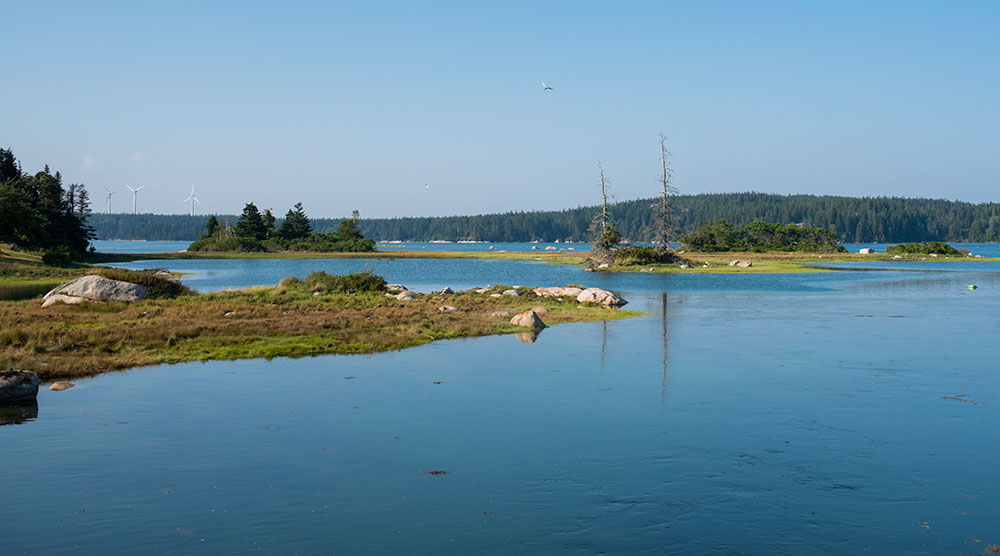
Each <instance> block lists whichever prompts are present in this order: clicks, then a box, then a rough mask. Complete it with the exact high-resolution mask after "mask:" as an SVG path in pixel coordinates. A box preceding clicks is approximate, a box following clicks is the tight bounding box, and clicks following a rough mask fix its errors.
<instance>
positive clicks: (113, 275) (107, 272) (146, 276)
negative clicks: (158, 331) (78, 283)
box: [88, 267, 194, 298]
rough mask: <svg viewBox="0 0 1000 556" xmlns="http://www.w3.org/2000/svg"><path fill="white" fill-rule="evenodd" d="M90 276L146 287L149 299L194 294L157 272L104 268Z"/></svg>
mask: <svg viewBox="0 0 1000 556" xmlns="http://www.w3.org/2000/svg"><path fill="white" fill-rule="evenodd" d="M88 274H97V275H99V276H103V277H105V278H110V279H112V280H121V281H122V282H131V283H133V284H139V285H140V286H145V287H146V288H147V289H148V290H149V297H153V298H164V297H168V298H169V297H177V296H180V295H191V294H193V293H194V292H193V291H192V290H191V288H189V287H187V286H185V285H184V284H181V283H180V282H178V281H177V280H174V279H172V278H167V277H166V276H157V275H156V271H155V270H148V269H147V270H127V269H124V268H112V267H103V268H95V269H94V270H91V271H90V272H88Z"/></svg>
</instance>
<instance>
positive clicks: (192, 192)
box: [181, 184, 201, 216]
mask: <svg viewBox="0 0 1000 556" xmlns="http://www.w3.org/2000/svg"><path fill="white" fill-rule="evenodd" d="M188 201H191V216H194V204H195V203H198V204H201V201H199V200H198V198H197V197H195V196H194V185H193V184H192V185H191V194H190V195H188V198H187V199H184V200H183V201H181V202H182V203H186V202H188Z"/></svg>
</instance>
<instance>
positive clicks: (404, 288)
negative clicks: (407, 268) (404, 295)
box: [385, 284, 406, 292]
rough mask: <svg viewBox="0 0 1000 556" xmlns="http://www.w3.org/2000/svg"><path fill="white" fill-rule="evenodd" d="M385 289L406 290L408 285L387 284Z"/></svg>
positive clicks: (391, 290)
mask: <svg viewBox="0 0 1000 556" xmlns="http://www.w3.org/2000/svg"><path fill="white" fill-rule="evenodd" d="M385 291H389V292H403V291H406V286H404V285H403V284H386V286H385Z"/></svg>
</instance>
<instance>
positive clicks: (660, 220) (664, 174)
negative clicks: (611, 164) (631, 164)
mask: <svg viewBox="0 0 1000 556" xmlns="http://www.w3.org/2000/svg"><path fill="white" fill-rule="evenodd" d="M670 157H671V152H670V151H669V150H667V136H666V135H663V134H662V133H661V134H660V168H661V174H660V184H661V185H662V186H663V194H662V196H661V198H660V202H659V203H658V205H659V206H657V205H656V204H654V205H653V208H656V209H658V211H657V215H656V221H655V224H654V228H655V229H654V230H653V236H654V240H655V241H657V242H658V243H659V245H658V247H657V248H658V250H659V251H660V252H661V253H667V252H668V251H670V252H672V250H671V249H670V248H669V247H668V245H670V243H671V242H672V241H673V240H674V239H675V238H676V236H677V233H678V229H677V227H676V226H675V225H674V221H675V220H676V218H677V215H676V214H675V212H674V210H673V207H672V206H671V204H670V198H671V197H673V196H675V195H677V193H678V190H677V188H676V187H674V184H673V183H672V179H673V174H674V170H673V168H671V167H670Z"/></svg>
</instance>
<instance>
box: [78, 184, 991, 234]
mask: <svg viewBox="0 0 1000 556" xmlns="http://www.w3.org/2000/svg"><path fill="white" fill-rule="evenodd" d="M655 202H656V200H654V199H638V200H634V201H625V202H621V203H617V204H615V205H613V206H612V207H611V216H612V217H613V219H614V223H615V227H616V229H617V230H618V231H619V232H620V233H621V234H622V235H623V236H624V237H626V238H628V239H630V240H632V241H644V240H646V239H648V238H649V237H650V230H652V229H654V228H655V227H654V226H652V225H653V224H654V222H655V214H654V212H655V211H654V209H653V207H652V205H653V204H654V203H655ZM671 202H672V204H673V206H674V211H675V213H676V216H677V220H676V225H677V226H678V227H679V228H680V229H681V231H682V232H683V233H690V232H692V231H694V229H695V228H696V227H697V226H698V225H699V224H700V223H702V222H715V221H716V220H718V219H719V218H725V219H726V220H727V221H728V222H730V223H731V224H732V225H734V226H737V227H742V226H745V225H746V224H749V223H750V222H753V221H755V220H763V221H765V222H773V223H779V224H799V225H802V226H804V227H808V228H824V229H827V230H830V231H831V232H833V233H835V234H836V235H837V237H838V238H839V239H840V240H841V241H846V242H880V243H886V242H922V241H969V242H1000V203H981V204H973V203H965V202H960V201H948V200H944V199H909V198H901V197H861V198H855V197H835V196H828V195H823V196H820V195H773V194H767V193H713V194H701V195H677V196H675V197H672V198H671ZM598 210H599V209H598V207H596V206H593V207H580V208H575V209H568V210H562V211H549V212H508V213H503V214H484V215H476V216H446V217H423V218H382V219H367V220H361V221H360V222H359V226H360V228H361V231H362V233H364V235H366V236H368V237H372V238H375V239H379V240H395V239H398V240H404V241H407V240H409V241H426V240H431V239H445V240H453V241H454V240H461V239H474V240H482V241H531V240H534V239H538V240H542V241H552V240H555V239H560V240H565V239H574V240H579V241H588V240H589V239H591V237H590V236H591V234H590V232H588V230H589V228H590V226H591V223H592V222H593V219H594V216H595V215H596V214H597V211H598ZM204 218H205V217H201V218H200V219H197V220H196V221H195V222H189V223H187V224H185V222H188V220H186V219H190V217H188V216H152V215H138V216H132V215H125V214H112V215H97V214H95V215H93V217H92V220H91V222H92V224H93V226H94V227H95V228H96V229H97V233H98V236H99V237H101V238H108V239H111V238H114V239H185V240H193V239H195V238H197V237H198V233H199V232H200V231H201V230H202V228H203V226H204V222H205V220H204ZM169 219H176V221H175V222H176V224H168V222H169ZM219 219H220V221H221V220H225V219H229V221H233V222H235V220H236V217H234V216H225V217H219ZM147 220H148V221H149V226H150V228H151V229H153V230H156V229H160V230H163V231H164V232H166V230H165V228H167V227H171V232H170V233H171V235H169V236H164V235H158V234H156V233H147V232H146V230H145V228H146V221H147ZM312 223H313V229H314V230H316V231H319V232H331V231H334V230H335V229H336V228H337V226H338V225H339V223H340V220H339V219H313V221H312ZM185 226H186V227H185Z"/></svg>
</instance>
